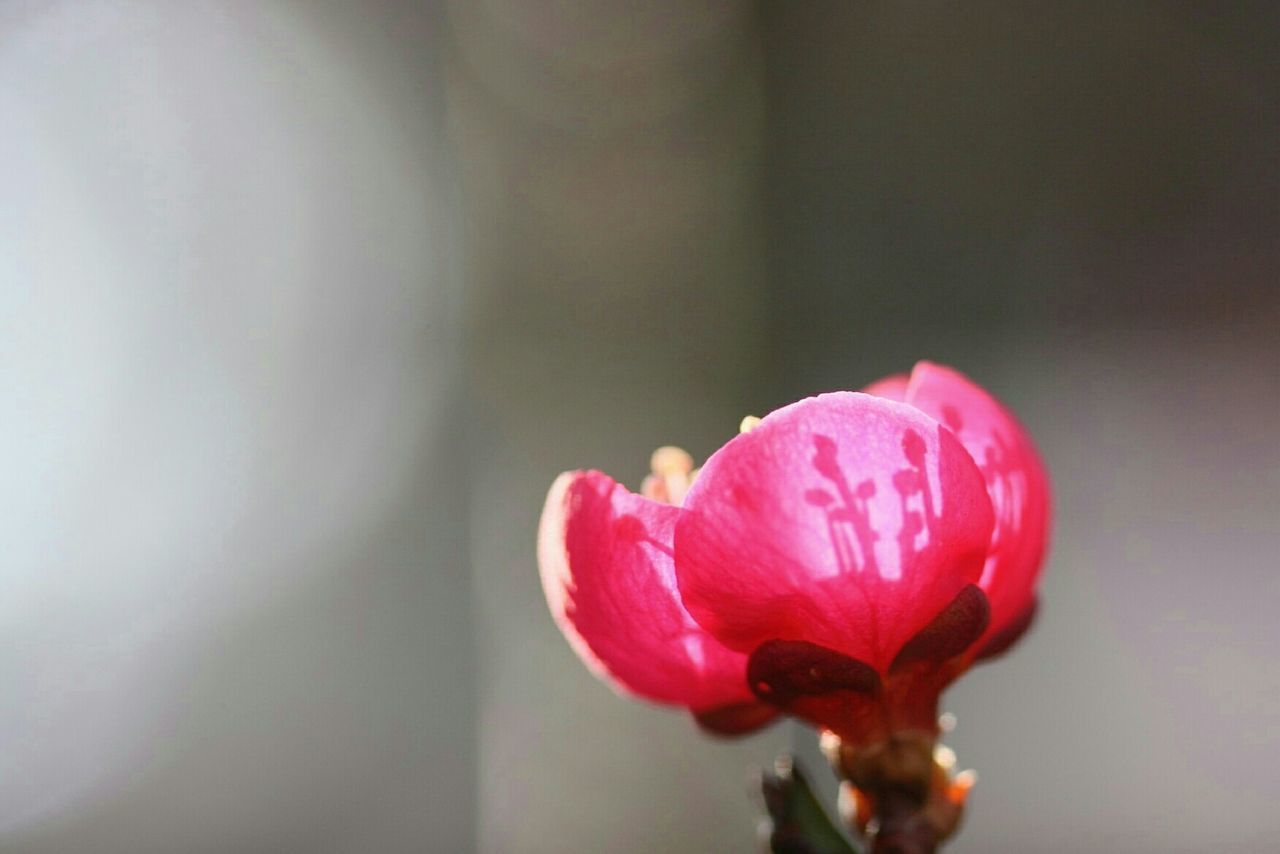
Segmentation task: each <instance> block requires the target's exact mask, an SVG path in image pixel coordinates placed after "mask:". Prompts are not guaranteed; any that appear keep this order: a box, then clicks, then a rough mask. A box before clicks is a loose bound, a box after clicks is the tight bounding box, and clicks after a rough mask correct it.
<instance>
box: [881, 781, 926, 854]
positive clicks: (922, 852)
mask: <svg viewBox="0 0 1280 854" xmlns="http://www.w3.org/2000/svg"><path fill="white" fill-rule="evenodd" d="M875 826H876V830H875V835H874V836H873V837H872V840H871V851H872V854H934V852H935V851H937V850H938V839H937V833H936V832H935V831H934V829H933V827H932V825H931V824H930V822H929V819H928V817H927V816H926V815H925V810H924V805H923V804H921V803H920V802H919V801H918V799H916V798H914V797H911V796H909V795H907V794H905V793H901V792H892V791H889V792H882V793H881V794H880V795H879V796H878V797H877V798H876V812H875Z"/></svg>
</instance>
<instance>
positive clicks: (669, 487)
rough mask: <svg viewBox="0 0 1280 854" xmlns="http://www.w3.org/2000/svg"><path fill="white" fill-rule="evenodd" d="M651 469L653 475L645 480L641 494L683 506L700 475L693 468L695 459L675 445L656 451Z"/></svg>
mask: <svg viewBox="0 0 1280 854" xmlns="http://www.w3.org/2000/svg"><path fill="white" fill-rule="evenodd" d="M649 467H650V468H652V469H653V474H651V475H649V476H648V477H646V478H645V479H644V483H643V484H641V486H640V493H641V494H642V495H644V496H645V497H646V498H650V499H652V500H654V501H661V502H663V503H666V504H681V503H682V502H683V501H684V496H685V494H686V493H687V492H688V491H689V487H690V486H692V485H693V479H694V478H695V477H697V474H698V473H697V471H696V470H695V469H694V467H693V457H691V456H689V453H688V452H687V451H685V450H684V449H682V448H677V447H675V446H673V445H665V446H663V447H661V448H659V449H658V450H656V451H654V452H653V456H652V457H650V458H649Z"/></svg>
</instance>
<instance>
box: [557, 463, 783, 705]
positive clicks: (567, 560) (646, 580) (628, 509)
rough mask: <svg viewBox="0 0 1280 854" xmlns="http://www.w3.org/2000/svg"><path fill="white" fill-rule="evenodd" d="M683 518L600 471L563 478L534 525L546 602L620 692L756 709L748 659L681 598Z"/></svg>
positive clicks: (589, 662)
mask: <svg viewBox="0 0 1280 854" xmlns="http://www.w3.org/2000/svg"><path fill="white" fill-rule="evenodd" d="M679 514H680V509H679V508H678V507H674V506H672V505H669V504H661V503H658V502H656V501H650V500H649V499H647V498H643V497H641V496H639V495H636V494H634V493H631V492H628V491H627V490H626V489H625V488H624V487H622V486H620V485H619V484H618V483H616V482H615V481H613V480H612V479H611V478H609V477H608V476H607V475H604V474H602V473H600V472H596V471H586V472H568V473H566V474H562V475H561V476H560V477H559V478H557V479H556V482H555V483H554V484H553V485H552V487H551V491H550V493H549V494H548V495H547V503H546V506H545V508H544V509H543V513H542V522H541V524H540V526H539V531H538V562H539V565H540V568H541V573H542V586H543V590H544V591H545V593H546V596H547V604H548V605H549V606H550V608H551V613H552V615H553V616H554V617H555V620H556V624H557V625H558V626H559V627H560V630H561V631H562V632H564V634H565V637H567V638H568V640H569V643H570V644H571V645H572V646H573V648H574V650H575V651H576V652H577V653H578V655H579V657H581V658H582V660H583V661H584V662H585V663H586V664H587V666H588V667H589V668H591V670H592V671H593V672H594V673H596V675H597V676H599V677H600V678H601V679H603V680H605V681H606V682H608V683H610V684H611V685H613V686H614V687H615V688H617V689H619V690H621V691H624V692H628V693H631V694H636V695H639V696H641V697H645V698H647V699H650V700H655V701H657V702H660V703H670V704H674V705H681V706H686V707H688V708H690V709H691V710H692V711H693V712H695V713H708V714H709V713H712V712H713V711H715V710H717V709H719V708H720V707H724V706H736V705H738V704H743V703H746V704H751V705H753V706H758V705H759V703H757V702H756V701H755V698H754V697H753V695H752V693H751V690H750V688H749V687H748V686H747V681H746V661H747V659H746V656H745V655H742V654H741V653H737V652H732V651H730V650H728V649H726V648H725V647H724V646H722V645H721V644H720V643H719V642H717V641H716V640H715V639H714V638H712V637H711V636H710V635H708V634H707V633H706V632H705V631H704V630H703V629H702V628H701V627H699V626H698V624H697V623H695V622H694V621H693V619H692V618H691V617H690V616H689V615H688V614H687V613H686V612H685V610H684V608H683V607H682V606H681V604H680V598H679V592H678V590H677V588H676V583H675V572H674V568H673V566H672V560H671V539H672V534H673V531H674V527H675V521H676V517H677V516H678V515H679ZM748 717H749V715H748ZM751 720H752V722H753V723H754V721H755V720H756V719H755V718H751ZM760 722H763V721H760Z"/></svg>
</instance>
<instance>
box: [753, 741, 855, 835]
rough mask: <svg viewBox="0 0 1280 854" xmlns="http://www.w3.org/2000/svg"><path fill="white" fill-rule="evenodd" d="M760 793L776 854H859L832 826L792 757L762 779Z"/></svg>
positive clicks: (837, 829)
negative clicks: (767, 814) (767, 816)
mask: <svg viewBox="0 0 1280 854" xmlns="http://www.w3.org/2000/svg"><path fill="white" fill-rule="evenodd" d="M760 791H761V792H762V793H763V794H764V805H765V808H766V809H767V810H768V811H769V818H770V824H771V827H770V832H769V850H770V851H772V852H773V854H858V849H857V848H855V847H854V846H853V844H852V843H850V842H849V840H848V838H846V837H845V835H844V834H843V833H842V832H841V831H840V829H839V828H837V827H836V826H835V824H833V823H832V821H831V818H830V817H829V816H828V815H827V811H826V810H824V809H823V808H822V804H821V803H820V802H819V801H818V798H817V797H816V796H815V795H814V794H813V790H812V789H811V788H809V782H808V781H807V780H806V779H805V777H804V773H803V772H802V771H801V770H800V769H799V768H798V767H796V764H795V760H794V759H793V758H792V757H790V756H780V757H778V760H777V762H775V763H774V769H773V771H772V772H769V771H766V772H764V774H762V775H761V780H760Z"/></svg>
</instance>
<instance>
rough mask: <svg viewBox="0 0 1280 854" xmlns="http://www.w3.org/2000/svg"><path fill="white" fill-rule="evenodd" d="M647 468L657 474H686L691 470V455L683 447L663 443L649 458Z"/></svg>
mask: <svg viewBox="0 0 1280 854" xmlns="http://www.w3.org/2000/svg"><path fill="white" fill-rule="evenodd" d="M649 468H651V469H653V473H654V474H657V475H664V476H665V475H673V474H683V475H687V474H688V473H689V472H691V471H693V457H691V456H689V452H688V451H686V450H684V449H683V448H677V447H675V446H674V445H664V446H662V447H661V448H659V449H658V450H656V451H654V452H653V456H652V457H650V458H649Z"/></svg>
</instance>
